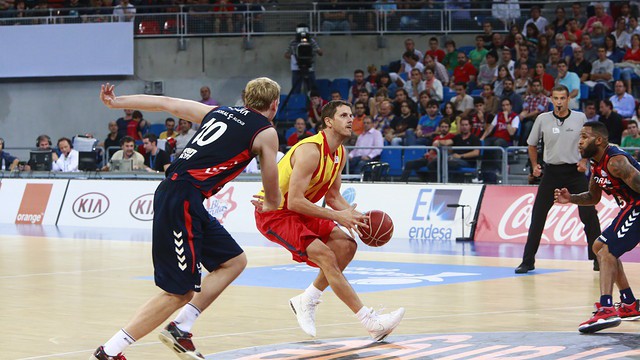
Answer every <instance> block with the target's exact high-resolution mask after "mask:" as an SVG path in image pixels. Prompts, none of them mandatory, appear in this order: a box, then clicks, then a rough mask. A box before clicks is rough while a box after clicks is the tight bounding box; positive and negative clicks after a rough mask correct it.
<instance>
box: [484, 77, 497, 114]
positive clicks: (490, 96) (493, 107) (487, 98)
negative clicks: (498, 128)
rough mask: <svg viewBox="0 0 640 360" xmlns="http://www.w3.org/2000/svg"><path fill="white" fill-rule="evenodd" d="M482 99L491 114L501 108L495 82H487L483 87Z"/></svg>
mask: <svg viewBox="0 0 640 360" xmlns="http://www.w3.org/2000/svg"><path fill="white" fill-rule="evenodd" d="M482 99H483V100H484V108H485V110H486V111H487V112H488V113H490V114H496V113H498V111H499V108H500V99H498V97H497V96H496V95H495V94H494V92H493V84H485V85H484V86H483V87H482Z"/></svg>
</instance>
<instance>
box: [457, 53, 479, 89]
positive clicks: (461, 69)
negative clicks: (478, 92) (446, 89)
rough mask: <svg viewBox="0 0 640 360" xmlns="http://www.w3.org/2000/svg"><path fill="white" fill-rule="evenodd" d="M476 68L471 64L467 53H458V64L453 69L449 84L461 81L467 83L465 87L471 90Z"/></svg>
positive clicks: (473, 85) (473, 86)
mask: <svg viewBox="0 0 640 360" xmlns="http://www.w3.org/2000/svg"><path fill="white" fill-rule="evenodd" d="M477 74H478V70H477V69H476V68H475V67H474V66H473V64H471V62H470V61H469V59H468V58H467V55H466V54H465V53H463V52H459V53H458V66H456V67H455V68H454V69H453V76H452V77H451V82H450V86H451V87H453V86H455V84H457V83H460V82H463V83H466V84H467V89H469V90H473V89H474V88H475V82H476V75H477Z"/></svg>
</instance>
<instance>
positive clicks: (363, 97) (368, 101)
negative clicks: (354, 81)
mask: <svg viewBox="0 0 640 360" xmlns="http://www.w3.org/2000/svg"><path fill="white" fill-rule="evenodd" d="M355 102H361V103H363V104H364V105H365V108H364V113H365V114H367V115H368V116H371V111H372V109H374V108H375V107H376V101H375V100H374V99H373V98H372V97H371V96H370V95H369V92H368V91H367V89H360V92H359V93H358V97H357V98H356V101H355Z"/></svg>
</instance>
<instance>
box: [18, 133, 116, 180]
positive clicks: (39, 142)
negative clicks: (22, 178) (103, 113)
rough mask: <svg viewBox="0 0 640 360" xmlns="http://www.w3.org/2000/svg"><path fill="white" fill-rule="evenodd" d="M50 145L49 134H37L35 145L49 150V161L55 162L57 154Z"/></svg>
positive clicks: (39, 148)
mask: <svg viewBox="0 0 640 360" xmlns="http://www.w3.org/2000/svg"><path fill="white" fill-rule="evenodd" d="M112 122H113V121H112ZM117 130H118V128H117V127H116V132H117ZM51 146H53V144H52V143H51V138H50V137H49V135H44V134H43V135H40V136H38V138H37V139H36V147H37V148H38V150H51V161H53V162H56V161H58V154H57V153H56V152H55V151H54V150H53V149H52V148H51ZM30 163H31V160H29V163H28V164H27V165H30ZM26 170H28V169H26Z"/></svg>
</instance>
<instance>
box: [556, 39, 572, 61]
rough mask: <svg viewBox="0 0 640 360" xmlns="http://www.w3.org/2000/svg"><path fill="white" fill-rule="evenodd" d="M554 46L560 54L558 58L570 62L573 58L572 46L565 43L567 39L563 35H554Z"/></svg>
mask: <svg viewBox="0 0 640 360" xmlns="http://www.w3.org/2000/svg"><path fill="white" fill-rule="evenodd" d="M556 48H557V49H558V53H559V54H560V59H562V60H564V61H566V62H567V64H569V63H571V60H572V59H573V47H572V46H571V45H570V44H567V40H566V39H565V38H564V35H562V34H557V35H556Z"/></svg>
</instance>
